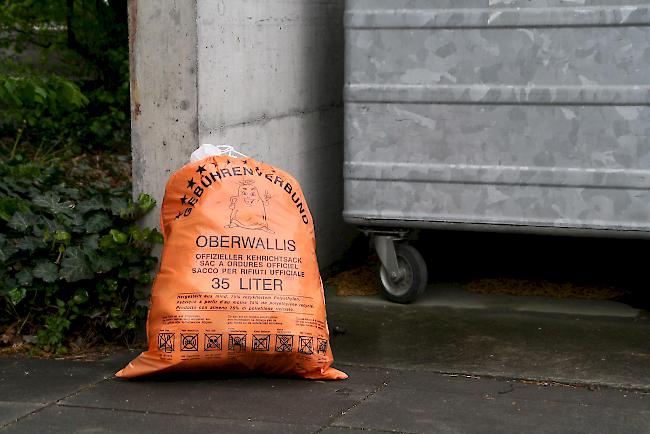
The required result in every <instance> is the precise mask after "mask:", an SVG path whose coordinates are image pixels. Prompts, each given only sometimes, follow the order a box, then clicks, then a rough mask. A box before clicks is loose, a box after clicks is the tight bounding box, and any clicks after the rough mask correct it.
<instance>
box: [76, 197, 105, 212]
mask: <svg viewBox="0 0 650 434" xmlns="http://www.w3.org/2000/svg"><path fill="white" fill-rule="evenodd" d="M76 209H77V210H78V211H79V212H80V213H82V214H85V213H87V212H89V211H97V210H100V209H108V207H107V206H106V204H105V203H104V201H103V200H101V199H98V198H96V197H93V198H92V199H89V200H84V201H81V202H79V203H78V204H77V206H76Z"/></svg>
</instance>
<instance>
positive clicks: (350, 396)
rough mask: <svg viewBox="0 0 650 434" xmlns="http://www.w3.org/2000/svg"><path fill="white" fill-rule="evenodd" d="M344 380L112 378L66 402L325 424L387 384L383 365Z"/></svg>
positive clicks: (207, 376) (190, 376) (353, 371)
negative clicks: (381, 367) (380, 367)
mask: <svg viewBox="0 0 650 434" xmlns="http://www.w3.org/2000/svg"><path fill="white" fill-rule="evenodd" d="M344 370H345V371H347V372H348V374H349V375H350V378H349V379H348V380H344V381H309V380H300V379H287V378H266V377H255V376H250V377H239V378H237V377H234V378H233V377H227V376H218V375H214V374H212V375H211V374H203V375H200V374H177V375H165V376H155V377H149V378H146V379H143V380H139V381H137V380H136V381H134V380H122V379H111V380H108V381H105V382H102V383H100V384H97V385H95V386H91V387H88V388H86V389H84V390H82V391H81V392H79V393H78V394H75V395H74V396H71V397H69V398H67V399H65V400H63V401H61V403H62V404H64V405H67V406H78V407H93V408H106V409H116V410H129V411H138V412H159V413H168V414H185V415H191V416H200V417H217V418H228V419H237V420H248V419H250V420H253V421H266V422H277V423H289V424H308V425H312V424H313V425H326V424H327V423H328V421H329V420H330V419H332V418H335V417H338V416H339V415H340V414H341V413H342V412H344V411H346V410H347V409H349V408H351V407H352V406H354V405H355V404H356V403H358V402H360V401H362V400H363V399H365V398H366V397H367V396H368V395H370V394H372V393H373V392H374V391H375V390H376V389H377V388H379V387H382V386H383V384H384V382H385V381H386V379H387V377H388V376H389V373H388V372H387V371H386V370H382V369H366V368H357V367H350V368H349V369H348V368H344Z"/></svg>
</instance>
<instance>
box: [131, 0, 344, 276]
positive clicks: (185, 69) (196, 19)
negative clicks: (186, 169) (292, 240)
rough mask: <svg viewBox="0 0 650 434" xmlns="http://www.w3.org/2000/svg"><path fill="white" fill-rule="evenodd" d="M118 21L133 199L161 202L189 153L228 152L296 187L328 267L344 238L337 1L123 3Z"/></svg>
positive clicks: (340, 34) (340, 35) (340, 37)
mask: <svg viewBox="0 0 650 434" xmlns="http://www.w3.org/2000/svg"><path fill="white" fill-rule="evenodd" d="M130 17H131V29H130V33H131V39H132V50H131V56H132V78H131V80H132V125H133V175H134V188H135V193H138V192H140V191H146V192H150V193H153V194H154V195H155V197H156V198H157V199H161V198H162V195H163V192H164V191H163V190H164V184H165V181H166V179H167V177H168V176H169V174H170V173H171V172H172V171H173V170H174V169H176V168H178V167H180V166H181V165H182V164H184V163H185V162H187V160H188V158H189V154H190V153H191V151H192V150H193V149H194V148H195V147H196V146H197V144H198V143H213V144H231V145H234V146H236V147H237V148H238V149H239V150H240V151H241V152H243V153H245V154H247V155H250V156H252V157H254V158H257V159H259V160H262V161H265V162H267V163H270V164H274V165H276V166H278V167H280V168H282V169H285V170H287V171H289V172H291V173H292V174H293V175H294V176H296V178H297V179H298V180H299V181H300V183H301V185H302V187H303V190H304V192H305V195H306V197H307V200H308V202H309V206H310V208H311V211H312V213H313V215H314V220H315V224H316V235H317V242H318V256H319V260H320V262H321V266H326V265H328V264H330V263H331V262H332V261H333V260H335V259H336V258H337V257H338V256H339V255H340V253H341V252H342V251H343V250H344V248H345V247H346V246H347V240H349V239H350V234H351V233H352V231H351V228H350V227H347V226H345V225H344V223H343V222H342V219H341V211H342V146H343V145H342V142H343V133H342V129H343V125H342V119H343V116H342V102H341V101H342V87H343V30H342V17H343V1H342V0H333V1H318V2H316V1H309V0H295V1H286V0H285V1H277V0H273V1H270V0H220V1H210V0H195V1H184V2H182V3H181V2H153V1H152V0H147V1H145V0H140V1H135V0H132V1H131V3H130ZM155 221H157V215H153V214H152V215H151V216H150V217H149V218H148V221H147V223H149V224H153V223H154V222H155ZM332 235H335V236H332Z"/></svg>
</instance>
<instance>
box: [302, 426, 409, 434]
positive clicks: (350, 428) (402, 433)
mask: <svg viewBox="0 0 650 434" xmlns="http://www.w3.org/2000/svg"><path fill="white" fill-rule="evenodd" d="M327 428H337V429H344V430H348V431H350V432H358V431H360V430H361V431H363V432H369V433H373V432H377V433H391V434H395V433H399V434H420V433H418V432H417V431H398V430H391V429H381V428H364V427H360V426H352V425H349V426H342V425H335V426H326V427H324V428H322V429H320V430H318V431H316V433H314V434H317V433H320V432H322V430H323V429H327Z"/></svg>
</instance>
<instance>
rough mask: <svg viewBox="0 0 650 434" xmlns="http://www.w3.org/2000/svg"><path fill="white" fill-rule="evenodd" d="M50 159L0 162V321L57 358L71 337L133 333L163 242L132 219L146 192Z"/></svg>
mask: <svg viewBox="0 0 650 434" xmlns="http://www.w3.org/2000/svg"><path fill="white" fill-rule="evenodd" d="M59 163H60V162H57V161H56V160H53V161H50V162H49V163H48V164H43V163H36V162H29V161H27V162H26V161H21V159H20V158H14V159H11V160H8V161H0V300H2V301H0V307H1V308H2V309H1V312H0V321H1V322H2V323H3V324H5V326H6V327H9V326H10V325H15V324H19V327H20V330H19V332H20V333H22V334H24V335H29V336H32V339H35V341H36V344H37V345H38V347H40V348H41V349H43V350H45V351H48V352H52V353H58V354H60V353H63V352H65V351H66V347H67V345H68V342H69V341H70V340H71V339H73V338H75V339H79V338H82V339H83V340H86V341H89V342H90V341H115V340H116V339H123V338H128V337H130V336H132V335H133V332H134V330H135V329H136V327H137V325H138V323H139V321H140V320H142V319H143V318H144V316H145V314H146V304H147V303H146V298H147V297H146V294H145V292H146V289H147V288H148V285H149V284H150V282H151V280H152V272H153V269H154V266H155V264H156V261H157V259H156V258H155V257H154V256H152V254H151V250H152V247H153V245H154V244H156V243H160V242H162V236H161V234H160V233H159V232H158V231H157V230H156V229H152V228H146V227H141V226H140V225H138V223H137V222H138V220H139V219H140V218H141V217H142V216H143V215H144V214H145V213H147V212H148V211H150V210H151V209H152V208H154V206H155V204H156V202H155V200H154V199H153V198H152V197H151V196H149V195H147V194H141V195H140V196H139V197H138V198H137V200H133V199H132V198H131V193H130V185H128V184H129V183H125V184H127V185H115V181H114V180H110V179H103V178H102V176H101V175H100V176H98V174H97V172H98V171H97V167H91V166H90V165H87V164H79V163H77V164H76V165H75V166H73V167H72V168H70V167H65V168H64V167H62V166H61V164H59ZM100 173H101V172H100ZM34 336H35V338H33V337H34Z"/></svg>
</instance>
